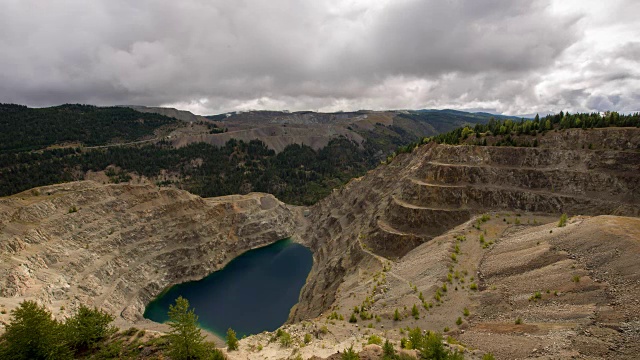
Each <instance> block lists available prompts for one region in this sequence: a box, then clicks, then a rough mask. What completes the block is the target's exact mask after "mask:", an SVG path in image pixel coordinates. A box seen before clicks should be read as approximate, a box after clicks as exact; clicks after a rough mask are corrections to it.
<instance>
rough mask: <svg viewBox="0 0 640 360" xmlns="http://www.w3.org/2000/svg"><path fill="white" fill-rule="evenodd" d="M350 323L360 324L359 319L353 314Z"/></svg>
mask: <svg viewBox="0 0 640 360" xmlns="http://www.w3.org/2000/svg"><path fill="white" fill-rule="evenodd" d="M349 322H350V323H357V322H358V318H357V317H356V314H355V313H351V317H350V318H349Z"/></svg>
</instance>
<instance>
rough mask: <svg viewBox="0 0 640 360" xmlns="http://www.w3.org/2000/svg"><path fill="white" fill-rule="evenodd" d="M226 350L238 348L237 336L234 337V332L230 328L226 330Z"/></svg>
mask: <svg viewBox="0 0 640 360" xmlns="http://www.w3.org/2000/svg"><path fill="white" fill-rule="evenodd" d="M227 350H229V351H233V350H238V338H237V337H236V332H235V331H233V329H231V328H229V330H227Z"/></svg>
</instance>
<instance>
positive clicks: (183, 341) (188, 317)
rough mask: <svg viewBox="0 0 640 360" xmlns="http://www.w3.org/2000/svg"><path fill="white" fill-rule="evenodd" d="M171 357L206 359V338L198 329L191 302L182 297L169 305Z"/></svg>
mask: <svg viewBox="0 0 640 360" xmlns="http://www.w3.org/2000/svg"><path fill="white" fill-rule="evenodd" d="M169 326H170V327H171V331H170V332H169V355H170V356H171V358H172V359H176V360H195V359H200V358H202V357H204V352H205V347H204V336H203V335H202V333H201V332H200V329H199V328H198V316H197V315H196V314H195V312H194V311H193V309H191V310H190V309H189V301H188V300H187V299H185V298H183V297H182V296H180V297H179V298H177V299H176V304H175V305H169Z"/></svg>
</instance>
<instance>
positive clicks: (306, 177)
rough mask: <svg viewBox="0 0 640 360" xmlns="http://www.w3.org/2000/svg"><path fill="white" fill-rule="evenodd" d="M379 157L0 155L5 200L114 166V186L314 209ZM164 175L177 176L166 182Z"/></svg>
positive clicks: (194, 147)
mask: <svg viewBox="0 0 640 360" xmlns="http://www.w3.org/2000/svg"><path fill="white" fill-rule="evenodd" d="M374 151H375V149H370V148H367V147H366V146H365V147H364V148H361V147H360V146H359V144H356V143H354V142H352V141H350V140H348V139H346V138H338V139H334V140H332V141H330V142H329V144H328V145H327V146H326V147H324V148H322V149H320V150H315V149H313V148H311V147H309V146H306V145H298V144H294V145H289V146H287V147H286V148H285V149H284V150H283V151H282V152H280V153H278V154H276V153H275V151H273V150H271V149H269V148H268V147H267V146H266V145H265V144H264V143H263V142H262V141H259V140H252V141H249V142H244V141H238V140H235V139H231V140H229V141H228V142H227V143H226V144H225V145H224V146H221V147H217V146H214V145H210V144H206V143H195V144H190V145H188V146H185V147H182V148H178V149H176V148H173V147H171V146H170V145H169V144H168V143H166V142H160V143H158V144H151V145H143V146H123V147H109V148H103V149H86V148H74V149H53V150H45V151H39V152H24V153H11V154H0V196H6V195H11V194H15V193H18V192H21V191H24V190H27V189H30V188H33V187H37V186H43V185H50V184H56V183H61V182H67V181H74V180H82V179H83V178H84V174H85V173H86V172H87V171H103V170H105V169H107V168H108V167H110V166H115V167H117V168H119V169H120V171H114V170H110V171H107V175H108V176H109V177H110V179H111V182H120V181H127V180H129V179H131V180H133V181H135V180H136V177H140V176H144V177H147V178H149V179H154V180H155V181H156V182H157V184H158V185H173V186H177V187H179V188H182V189H185V190H188V191H190V192H192V193H194V194H197V195H200V196H203V197H211V196H222V195H229V194H246V193H248V192H251V191H259V192H267V193H271V194H274V195H275V196H277V197H278V198H279V199H281V200H283V201H285V202H287V203H292V204H300V205H310V204H313V203H315V202H316V201H318V200H319V199H321V198H323V197H325V196H326V195H328V194H329V193H330V192H331V189H333V188H334V187H336V186H340V185H341V184H344V183H345V182H347V181H348V180H349V179H351V178H353V177H357V176H361V175H363V174H364V173H365V172H366V171H367V170H368V169H370V168H372V167H373V166H375V165H376V163H377V160H376V158H375V156H374ZM123 172H126V174H124V173H123ZM163 172H167V173H169V174H172V175H174V176H172V177H167V178H166V179H165V178H163V177H162V176H161V174H162V173H163ZM129 174H131V175H132V176H133V177H131V176H130V175H129Z"/></svg>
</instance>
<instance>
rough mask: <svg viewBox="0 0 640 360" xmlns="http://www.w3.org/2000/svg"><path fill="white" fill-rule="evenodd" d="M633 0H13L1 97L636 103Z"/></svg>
mask: <svg viewBox="0 0 640 360" xmlns="http://www.w3.org/2000/svg"><path fill="white" fill-rule="evenodd" d="M639 11H640V5H639V4H637V3H636V2H635V1H631V0H627V1H623V0H614V1H607V2H606V4H605V2H602V1H594V0H586V1H585V0H569V1H567V0H534V1H526V0H515V1H507V0H487V1H482V2H478V1H474V0H455V1H446V2H444V1H439V0H395V1H391V0H385V1H376V2H374V5H371V2H370V1H365V0H352V1H340V0H328V1H315V2H300V1H295V0H274V1H268V2H266V1H259V0H244V1H233V2H228V1H222V0H207V1H204V0H183V1H176V2H159V1H152V0H141V1H135V2H131V1H124V0H109V1H107V0H96V1H90V2H89V1H80V0H50V1H46V2H42V1H36V0H6V1H5V4H3V12H1V13H0V46H1V47H2V49H3V53H2V56H0V101H3V102H18V103H24V104H28V105H34V106H45V105H53V104H59V103H63V102H86V103H94V104H99V105H109V104H125V103H126V104H141V105H150V106H157V105H170V106H175V107H179V108H184V109H188V110H191V111H194V112H196V113H201V114H209V113H218V112H224V111H233V110H246V109H289V110H322V111H335V110H353V109H363V108H368V109H388V108H427V107H428V108H432V107H433V108H444V107H449V108H474V109H481V108H485V109H495V110H496V111H498V112H505V113H510V114H520V113H535V112H541V113H545V112H548V111H559V110H569V111H589V110H607V109H615V110H621V111H633V110H640V80H639V79H640V74H639V72H640V70H639V69H640V66H639V65H640V64H639V63H638V59H639V58H640V56H638V54H640V44H639V43H638V42H635V41H636V39H639V38H640V26H638V25H637V24H638V22H637V21H636V19H635V18H634V14H637V13H638V12H639Z"/></svg>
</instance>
